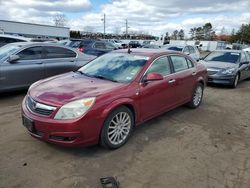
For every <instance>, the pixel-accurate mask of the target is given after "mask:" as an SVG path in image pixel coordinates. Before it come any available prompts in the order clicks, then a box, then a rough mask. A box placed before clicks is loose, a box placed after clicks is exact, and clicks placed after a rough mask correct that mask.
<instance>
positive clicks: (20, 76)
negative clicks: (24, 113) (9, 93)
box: [1, 47, 45, 89]
mask: <svg viewBox="0 0 250 188" xmlns="http://www.w3.org/2000/svg"><path fill="white" fill-rule="evenodd" d="M16 55H18V56H19V57H20V59H18V60H17V61H15V62H11V63H10V62H8V61H5V62H4V63H3V64H2V66H1V74H2V76H1V77H2V80H1V82H2V88H3V89H14V88H24V87H28V86H29V85H31V84H32V83H34V82H36V81H38V80H40V79H43V78H44V76H45V75H44V64H43V51H42V48H41V47H30V48H26V49H24V50H22V51H21V52H19V53H18V54H16Z"/></svg>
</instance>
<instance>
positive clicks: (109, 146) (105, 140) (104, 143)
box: [100, 106, 135, 149]
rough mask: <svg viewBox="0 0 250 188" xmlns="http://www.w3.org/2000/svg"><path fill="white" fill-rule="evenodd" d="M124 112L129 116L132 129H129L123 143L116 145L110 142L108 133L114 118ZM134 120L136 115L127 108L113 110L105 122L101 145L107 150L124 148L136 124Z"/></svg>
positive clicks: (121, 107)
mask: <svg viewBox="0 0 250 188" xmlns="http://www.w3.org/2000/svg"><path fill="white" fill-rule="evenodd" d="M122 112H124V113H126V114H127V115H128V116H129V118H130V122H131V125H130V129H129V132H128V134H127V136H126V138H125V139H124V140H123V141H122V142H121V143H117V144H114V143H112V142H111V141H110V139H109V137H108V133H109V132H108V131H109V130H110V125H111V121H112V120H113V118H115V116H116V115H118V114H120V113H122ZM134 119H135V118H134V114H133V113H132V112H131V110H130V109H129V108H127V107H125V106H120V107H118V108H116V109H115V110H113V111H112V112H111V113H110V114H109V115H108V117H107V118H106V120H105V121H104V125H103V128H102V131H101V135H100V145H101V146H103V147H105V148H107V149H118V148H120V147H121V146H123V145H124V144H125V143H126V142H127V141H128V139H129V137H130V135H131V133H132V131H133V128H134V124H135V123H134V122H135V120H134ZM113 134H115V133H113Z"/></svg>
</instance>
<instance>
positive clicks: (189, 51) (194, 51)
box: [161, 44, 200, 61]
mask: <svg viewBox="0 0 250 188" xmlns="http://www.w3.org/2000/svg"><path fill="white" fill-rule="evenodd" d="M161 48H162V49H166V50H173V51H179V52H183V53H184V54H186V55H189V56H190V57H192V58H193V59H194V60H196V61H199V60H200V52H199V50H198V48H197V47H196V46H191V45H184V46H182V45H172V44H166V45H164V46H162V47H161Z"/></svg>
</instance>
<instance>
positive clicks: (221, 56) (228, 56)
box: [204, 51, 240, 63]
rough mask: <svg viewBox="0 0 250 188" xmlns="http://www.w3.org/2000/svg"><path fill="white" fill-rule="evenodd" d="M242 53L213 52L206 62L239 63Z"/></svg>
mask: <svg viewBox="0 0 250 188" xmlns="http://www.w3.org/2000/svg"><path fill="white" fill-rule="evenodd" d="M239 58H240V53H237V52H236V53H235V52H216V51H215V52H212V53H210V54H209V55H208V56H207V57H206V58H205V59H204V60H205V61H221V62H227V63H237V61H238V60H239Z"/></svg>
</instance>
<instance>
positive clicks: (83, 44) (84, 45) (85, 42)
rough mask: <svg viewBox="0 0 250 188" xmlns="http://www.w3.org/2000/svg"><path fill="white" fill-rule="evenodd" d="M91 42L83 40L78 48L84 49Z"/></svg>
mask: <svg viewBox="0 0 250 188" xmlns="http://www.w3.org/2000/svg"><path fill="white" fill-rule="evenodd" d="M92 42H93V41H92V40H83V41H82V42H81V44H80V46H79V47H80V48H86V47H87V46H89V45H90V44H91V43H92Z"/></svg>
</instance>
